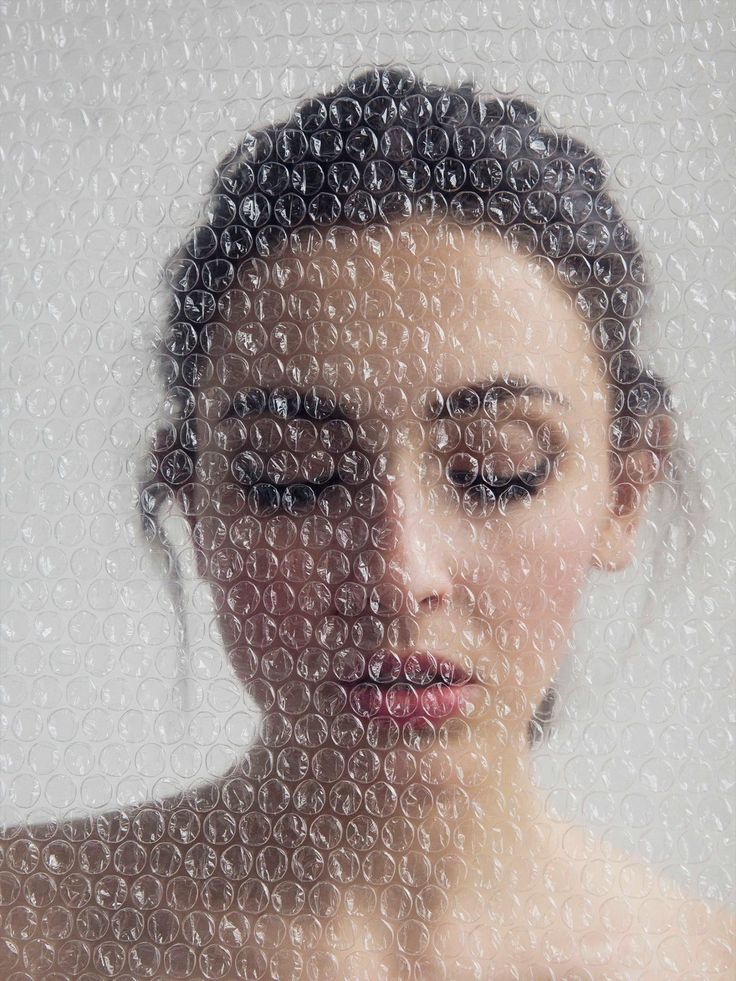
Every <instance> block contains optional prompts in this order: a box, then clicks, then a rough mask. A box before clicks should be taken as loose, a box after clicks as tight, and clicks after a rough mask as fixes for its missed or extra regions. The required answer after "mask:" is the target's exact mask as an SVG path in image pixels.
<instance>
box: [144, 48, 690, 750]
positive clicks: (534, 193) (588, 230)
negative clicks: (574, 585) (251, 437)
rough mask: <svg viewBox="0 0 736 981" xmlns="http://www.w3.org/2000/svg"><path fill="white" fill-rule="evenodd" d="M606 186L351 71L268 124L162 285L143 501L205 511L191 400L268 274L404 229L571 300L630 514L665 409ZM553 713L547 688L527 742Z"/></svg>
mask: <svg viewBox="0 0 736 981" xmlns="http://www.w3.org/2000/svg"><path fill="white" fill-rule="evenodd" d="M608 179H609V169H608V167H607V165H606V164H605V162H604V161H603V160H602V159H601V158H600V157H599V156H597V155H596V154H595V153H594V152H593V151H592V150H590V149H589V148H588V147H587V146H585V145H584V144H583V143H582V142H580V141H579V140H578V139H575V138H573V137H572V136H570V135H568V134H565V133H561V132H559V131H557V130H555V129H554V128H553V127H551V126H548V125H546V124H545V123H544V121H543V119H542V116H541V113H540V111H539V110H538V109H537V108H535V107H534V106H532V105H530V104H529V103H527V102H525V101H522V100H521V99H517V98H508V99H502V98H499V97H496V96H489V95H483V94H481V93H479V92H478V91H477V90H476V89H475V88H474V87H473V86H472V85H471V84H470V83H463V84H461V85H459V86H457V87H449V86H445V85H435V84H433V83H431V82H428V81H426V80H423V79H422V78H421V77H418V76H417V75H416V74H415V73H414V72H413V71H412V70H410V69H408V68H406V67H395V66H389V67H384V68H379V67H370V68H363V69H360V70H359V71H357V72H355V73H354V74H353V75H352V76H351V78H350V79H349V80H348V81H347V82H346V83H344V84H341V85H339V86H338V87H336V88H334V89H333V90H332V91H330V92H327V93H324V94H322V95H319V96H315V97H313V98H308V99H306V100H304V101H302V102H301V103H300V104H299V105H298V106H296V108H295V109H294V110H293V111H292V113H291V115H290V116H289V117H288V119H286V120H285V121H284V122H281V123H275V124H271V125H268V126H264V127H262V128H259V129H255V130H251V131H249V132H247V133H246V134H245V135H244V136H243V138H242V140H241V141H240V143H239V144H238V146H237V147H236V148H235V149H234V150H233V152H231V153H229V154H227V155H226V156H225V157H224V158H223V159H222V160H221V161H220V163H219V164H218V165H217V167H216V168H215V171H214V175H213V181H212V186H211V190H210V193H209V196H208V198H207V201H206V204H205V207H204V210H203V213H202V217H201V219H200V221H199V222H198V224H197V225H196V227H195V228H194V229H193V231H192V232H191V234H190V235H189V236H188V238H187V239H186V241H185V242H184V244H183V245H182V247H181V248H180V249H178V250H177V252H176V253H175V255H174V256H172V258H171V259H170V261H169V262H168V265H167V268H166V275H167V280H168V287H169V289H170V299H171V310H170V316H169V321H168V325H167V331H166V336H165V337H164V339H163V344H162V347H161V352H160V354H159V364H158V367H159V369H160V373H161V375H162V377H163V378H164V380H165V385H166V389H167V398H166V402H165V410H166V414H167V415H168V421H167V423H166V424H165V425H164V427H163V429H162V433H161V434H159V437H158V445H157V460H158V473H159V475H160V477H159V478H158V479H159V482H158V483H154V484H150V483H149V487H148V488H147V493H148V495H149V496H148V500H149V501H153V500H155V499H156V498H157V497H160V495H161V494H162V493H166V492H171V491H174V490H176V491H178V492H179V494H180V496H181V497H182V498H183V499H184V507H185V509H186V508H187V507H190V506H191V503H187V500H186V499H187V498H188V496H190V495H193V494H194V495H195V496H197V497H198V499H199V498H200V497H201V496H202V495H203V494H205V493H206V489H205V488H201V487H199V488H197V487H196V485H197V481H196V478H195V462H196V459H197V457H198V456H199V455H200V454H201V453H202V451H203V450H206V448H207V445H208V441H209V439H210V435H211V434H210V433H209V427H208V426H207V425H206V424H205V425H198V424H196V423H195V422H194V421H193V416H194V413H195V407H196V395H197V393H198V392H199V391H201V390H202V389H206V388H208V387H215V388H216V387H217V384H218V378H217V371H218V370H220V371H223V370H227V368H226V367H224V366H225V365H226V358H227V356H228V355H229V354H232V355H233V356H237V353H236V348H235V344H234V340H233V332H232V331H231V330H230V327H229V326H228V325H229V324H232V323H233V322H236V321H237V320H238V318H242V317H243V316H244V315H248V316H249V317H250V318H251V319H253V320H256V321H257V320H258V319H259V316H258V314H259V305H260V306H266V305H267V304H268V302H269V301H270V300H272V299H273V294H275V293H278V292H279V291H280V290H281V289H282V288H281V287H280V286H279V284H278V282H276V283H275V284H273V286H274V289H273V291H272V292H269V290H268V288H267V287H268V285H269V280H270V277H271V273H272V271H273V268H274V263H276V262H277V260H278V259H279V257H282V256H286V255H297V256H298V255H299V254H303V253H304V252H305V251H306V250H307V247H308V245H309V244H310V243H311V244H313V243H314V242H315V241H317V242H318V241H319V240H320V237H321V236H323V233H326V234H330V233H333V234H334V233H335V232H336V231H337V230H338V229H342V230H343V231H344V233H345V234H351V233H355V232H356V231H357V230H358V229H366V228H370V227H371V226H374V227H375V226H396V225H400V224H401V223H402V222H404V221H406V220H408V219H414V220H417V219H418V220H419V221H420V222H424V223H426V224H432V225H436V224H440V223H442V222H445V223H454V225H456V226H458V227H459V228H461V229H465V228H471V227H475V228H481V229H482V230H483V232H484V233H487V234H489V235H496V236H498V237H499V238H500V240H502V241H503V242H504V243H505V244H506V246H507V247H508V248H509V249H511V250H512V251H513V252H515V253H520V254H523V255H525V256H528V257H529V259H530V261H532V262H534V263H535V264H536V265H537V266H538V267H539V268H540V270H542V271H543V272H544V271H546V272H547V274H548V276H549V279H550V280H551V281H555V282H556V283H557V284H558V285H559V286H560V287H562V288H563V289H564V290H565V291H566V292H567V293H568V295H569V296H570V297H571V302H572V304H573V305H574V308H575V311H576V313H577V314H578V316H579V317H580V318H581V319H582V320H583V321H584V323H585V324H586V330H587V331H588V332H589V336H590V340H591V342H592V344H593V346H594V349H595V350H596V351H597V352H598V358H599V362H600V372H601V377H602V378H605V379H606V381H607V385H608V391H609V398H610V414H611V426H610V441H611V448H612V452H611V454H610V456H611V470H612V480H613V482H614V485H615V486H616V488H617V491H618V494H619V498H618V499H619V506H620V507H622V508H625V507H627V506H630V501H631V498H632V496H635V495H636V494H637V493H638V490H637V480H636V474H631V473H629V472H628V471H627V458H628V456H629V454H630V453H631V452H632V451H633V450H636V449H641V448H648V449H650V450H651V451H652V454H653V456H654V457H656V461H657V464H658V463H659V461H661V458H662V455H663V450H664V449H665V448H666V447H665V442H666V440H665V436H664V434H666V433H668V432H670V431H671V430H670V429H669V427H668V426H664V427H663V426H662V425H661V420H662V419H671V408H670V406H669V392H668V389H667V387H666V386H665V385H664V384H663V383H662V381H661V380H660V379H659V378H658V377H657V376H656V375H655V373H654V372H653V371H652V370H650V368H649V367H648V366H647V365H646V364H645V363H644V361H643V359H642V356H641V355H640V353H639V352H638V349H637V348H638V340H639V333H640V329H641V324H642V314H643V310H644V307H645V303H646V298H647V293H648V284H647V276H646V264H645V261H644V257H643V255H642V252H641V250H640V247H639V245H638V242H637V240H636V236H635V234H634V232H633V230H632V228H631V226H630V225H629V224H628V223H627V221H626V220H625V219H624V217H623V216H622V214H621V212H620V210H619V208H618V206H617V204H616V202H615V201H614V199H613V198H612V196H611V195H610V193H609V191H608ZM250 295H254V296H255V299H254V301H253V303H251V300H250ZM215 359H220V360H219V369H218V366H217V365H216V364H215ZM223 359H225V360H223ZM220 380H221V379H220ZM627 501H628V502H629V504H627V503H626V502H627ZM144 506H145V505H144ZM154 509H155V505H151V507H150V510H154ZM554 702H555V692H554V688H553V687H552V688H551V689H549V690H548V693H547V695H546V696H545V698H544V699H543V701H542V703H541V704H540V705H539V706H538V707H537V709H536V711H535V714H534V716H533V718H532V721H531V722H530V725H529V738H530V741H532V742H535V741H538V739H539V738H540V736H541V734H542V732H543V729H544V727H545V726H546V724H547V722H548V720H549V718H550V717H551V715H552V710H553V708H554Z"/></svg>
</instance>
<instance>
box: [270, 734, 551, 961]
mask: <svg viewBox="0 0 736 981" xmlns="http://www.w3.org/2000/svg"><path fill="white" fill-rule="evenodd" d="M498 733H499V738H496V739H491V738H488V739H485V738H484V739H483V740H481V739H480V738H479V735H478V734H477V733H475V734H474V738H473V739H472V741H471V740H467V741H466V743H465V745H463V743H462V741H458V742H455V743H453V741H452V740H448V741H447V743H446V745H445V747H444V748H443V750H442V751H437V752H436V753H434V755H433V754H432V753H424V754H421V755H420V754H419V753H417V754H415V755H414V757H413V761H412V758H405V759H404V760H403V764H401V765H398V761H397V758H396V757H395V756H394V757H392V756H391V753H390V751H385V750H382V751H381V752H380V753H379V754H378V755H379V759H380V763H381V766H380V776H379V777H378V778H373V779H372V780H371V781H370V782H367V783H365V784H363V785H359V784H358V778H357V772H356V771H355V770H353V771H351V772H353V773H355V774H356V775H355V777H354V778H353V783H352V785H351V784H348V783H345V784H344V791H345V794H344V795H343V796H342V797H341V795H340V793H339V792H338V793H336V794H333V795H331V796H330V795H329V791H328V801H327V804H326V807H325V808H324V809H323V811H322V812H321V813H320V818H321V819H322V821H323V824H324V826H325V827H326V828H329V827H330V823H331V826H332V828H333V829H335V828H337V829H339V832H340V840H339V841H337V842H335V841H333V842H330V843H329V844H327V843H325V842H314V843H315V844H317V846H318V850H319V851H320V853H321V854H322V857H323V860H324V863H325V865H324V870H323V872H322V874H321V875H320V876H319V881H314V882H305V881H304V877H303V876H300V874H299V872H300V864H299V861H298V853H299V847H298V846H297V847H294V848H291V849H289V851H290V852H292V853H293V854H290V856H289V858H290V862H289V871H288V872H287V876H288V877H291V879H292V882H291V885H292V887H293V888H295V889H296V890H303V891H304V894H305V902H304V904H303V915H300V916H299V917H296V918H294V919H293V922H297V920H300V921H303V922H304V923H306V922H307V921H309V923H310V927H309V934H310V941H309V947H310V950H311V951H316V950H318V951H319V956H320V957H324V958H326V960H325V961H324V963H325V964H328V963H334V960H333V959H334V958H336V959H337V963H338V964H339V968H338V973H337V974H336V975H335V976H336V977H343V976H351V977H352V976H362V975H361V974H360V972H359V971H356V970H355V966H356V965H357V964H365V965H366V966H368V969H369V970H370V967H369V965H373V972H374V974H375V976H376V977H380V976H382V974H381V970H383V971H387V972H388V973H387V974H386V975H385V976H386V977H391V978H399V977H403V976H404V970H405V965H404V960H406V959H408V960H409V961H410V962H411V961H412V960H413V959H416V958H417V957H418V956H419V954H420V950H422V949H423V946H422V945H423V943H424V941H423V940H422V937H424V938H425V939H426V938H429V940H430V941H432V940H433V939H434V938H435V937H438V936H440V935H442V936H451V935H457V936H462V937H466V939H467V938H468V937H470V935H471V934H472V933H473V931H474V930H477V929H478V927H482V926H483V925H484V924H488V923H489V922H490V923H493V918H494V913H493V912H492V910H493V909H494V908H496V909H499V910H504V906H508V903H509V902H510V900H511V897H512V896H513V894H514V893H515V892H516V891H517V890H518V888H519V877H520V876H522V877H526V876H528V874H529V872H530V869H531V868H532V867H534V866H535V865H536V863H535V862H534V855H537V856H540V857H541V856H542V855H543V854H545V853H546V852H547V845H548V837H549V822H548V821H545V820H544V819H543V815H542V806H541V801H540V797H539V795H538V793H537V791H536V790H535V788H534V786H533V784H532V781H531V776H530V768H529V763H530V756H529V752H528V749H527V748H526V743H525V741H524V740H522V739H521V738H520V732H516V733H514V731H513V730H508V729H506V728H503V727H499V728H498ZM481 745H482V746H483V752H482V753H481V752H480V751H479V749H478V748H474V747H479V746H481ZM520 747H523V748H522V749H520ZM349 756H350V754H349V753H345V757H346V760H347V758H348V757H349ZM349 768H350V764H349V766H348V770H349ZM389 774H391V775H393V777H394V782H393V783H392V782H390V781H389V780H388V779H387V777H388V776H389ZM347 777H348V771H346V773H345V774H344V776H343V780H346V779H347ZM356 785H358V786H360V789H361V790H362V791H363V795H362V801H363V802H362V805H361V806H360V807H359V808H358V810H357V811H356V810H354V809H352V808H351V806H350V805H349V804H348V803H345V802H346V800H347V797H346V795H348V794H349V792H350V790H351V787H354V786H356ZM336 787H337V785H333V789H335V788H336ZM368 791H370V792H371V794H372V795H373V796H370V798H369V794H368ZM292 805H293V807H294V817H298V818H299V819H303V818H304V814H303V813H302V814H298V799H297V798H296V797H295V796H292ZM327 812H329V813H327ZM307 824H309V825H310V826H311V827H312V829H314V826H315V820H314V818H313V817H307ZM305 844H306V845H311V844H312V842H310V841H309V840H308V841H307V842H305ZM286 886H287V883H286V882H283V881H282V882H281V883H279V888H280V889H284V890H285V888H286ZM504 897H505V898H504ZM310 910H311V913H310V912H308V911H310ZM506 913H508V909H506V911H505V913H502V915H505V914H506ZM277 919H280V918H277ZM284 919H286V920H287V926H288V922H291V920H292V918H291V917H285V918H284ZM288 936H289V935H288V934H287V937H286V938H284V939H283V940H282V941H281V944H280V946H281V947H282V948H283V945H284V944H287V945H289V944H290V941H289V939H288ZM318 938H319V939H318ZM291 943H293V944H294V947H295V953H296V951H299V953H301V954H302V955H304V951H303V950H301V949H300V944H299V940H298V937H297V938H292V941H291ZM430 946H431V944H430ZM402 950H403V951H404V952H405V953H404V954H402V953H401V951H402ZM315 956H317V955H316V954H315ZM402 958H403V959H402ZM380 965H383V967H382V968H380V970H379V966H380ZM402 965H404V966H402ZM340 972H342V973H340ZM325 976H328V975H327V974H325ZM422 976H426V977H431V974H429V975H428V974H426V973H425V974H424V975H422Z"/></svg>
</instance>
